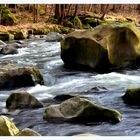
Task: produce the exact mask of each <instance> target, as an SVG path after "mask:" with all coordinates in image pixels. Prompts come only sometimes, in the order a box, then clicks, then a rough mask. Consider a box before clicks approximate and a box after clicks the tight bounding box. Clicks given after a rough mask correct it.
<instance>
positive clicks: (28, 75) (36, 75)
mask: <svg viewBox="0 0 140 140" xmlns="http://www.w3.org/2000/svg"><path fill="white" fill-rule="evenodd" d="M0 71H1V72H0V89H4V88H18V87H27V86H34V85H36V84H44V82H43V76H42V74H41V73H40V71H39V70H38V69H37V68H34V67H16V66H13V65H12V66H11V65H8V66H5V67H3V68H1V69H0Z"/></svg>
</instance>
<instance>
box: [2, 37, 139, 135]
mask: <svg viewBox="0 0 140 140" xmlns="http://www.w3.org/2000/svg"><path fill="white" fill-rule="evenodd" d="M18 51H19V54H16V55H5V56H4V55H1V56H0V66H1V67H2V66H3V65H4V64H7V63H9V62H10V63H14V64H16V65H18V66H36V67H38V68H39V70H40V71H41V72H42V73H43V77H44V81H45V85H36V86H35V87H27V88H19V89H15V90H3V91H0V110H1V114H3V112H4V108H5V101H6V99H7V97H8V96H9V95H10V93H11V92H13V91H23V90H24V91H27V92H29V93H31V94H32V95H34V96H35V97H37V98H38V99H39V100H41V101H43V102H44V103H46V105H47V104H51V103H54V100H53V98H54V97H55V96H56V95H60V94H71V93H72V94H79V95H81V96H84V97H86V98H88V99H89V100H90V101H93V102H95V103H97V104H99V105H104V106H106V107H111V108H114V109H117V110H118V111H120V112H121V113H122V116H123V117H122V118H123V119H122V121H121V122H120V123H117V124H110V123H108V122H103V123H94V124H86V125H84V124H69V123H57V124H56V123H49V122H47V121H46V120H43V112H44V110H45V108H40V109H26V110H23V111H21V112H20V113H19V114H17V115H16V114H15V115H8V117H10V118H11V119H13V121H14V122H15V124H16V125H17V127H18V128H20V129H23V128H25V127H29V128H31V129H33V130H35V131H37V132H39V133H40V134H41V135H44V136H46V135H48V136H70V135H74V134H79V133H94V134H97V135H102V136H107V135H109V136H111V135H114V136H118V135H119V136H124V135H128V136H136V135H140V108H139V107H135V106H129V105H126V104H124V102H123V100H122V98H121V96H122V95H124V93H125V91H126V89H127V88H129V87H140V70H139V69H137V70H124V71H121V72H111V73H107V74H98V73H95V72H91V71H89V72H85V71H84V72H83V71H74V70H67V69H65V68H64V67H63V61H62V60H61V58H60V43H59V42H57V43H56V42H53V43H50V42H45V40H43V39H42V40H32V41H31V40H30V41H28V43H27V47H26V48H22V49H19V50H18Z"/></svg>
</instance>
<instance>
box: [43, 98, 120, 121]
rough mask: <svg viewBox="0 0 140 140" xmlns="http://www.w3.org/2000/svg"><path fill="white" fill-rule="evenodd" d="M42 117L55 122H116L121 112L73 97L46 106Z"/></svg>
mask: <svg viewBox="0 0 140 140" xmlns="http://www.w3.org/2000/svg"><path fill="white" fill-rule="evenodd" d="M43 118H44V119H46V120H47V121H56V122H59V121H68V122H74V123H89V122H97V121H111V122H113V123H117V122H119V121H120V120H121V114H120V113H119V112H118V111H117V110H115V109H110V108H106V107H103V106H99V105H96V104H94V103H92V102H90V101H88V100H86V99H83V98H80V97H73V98H70V99H68V100H66V101H64V102H62V103H61V104H57V105H50V106H49V107H47V109H46V110H45V112H44V116H43Z"/></svg>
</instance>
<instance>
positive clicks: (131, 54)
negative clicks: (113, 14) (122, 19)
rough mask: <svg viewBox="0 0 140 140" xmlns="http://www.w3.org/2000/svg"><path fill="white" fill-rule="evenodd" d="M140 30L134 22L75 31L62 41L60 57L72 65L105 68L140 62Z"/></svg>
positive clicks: (115, 67) (97, 68)
mask: <svg viewBox="0 0 140 140" xmlns="http://www.w3.org/2000/svg"><path fill="white" fill-rule="evenodd" d="M139 48H140V31H139V30H138V29H137V27H136V26H135V24H134V23H113V24H106V25H99V26H97V27H95V28H94V29H91V30H85V31H75V32H72V33H70V34H68V35H67V36H66V37H65V38H64V40H62V41H61V58H62V60H63V61H64V64H65V65H66V66H67V67H68V68H71V69H74V68H80V69H82V68H91V69H94V70H96V71H101V72H106V71H108V70H110V69H120V68H125V67H129V66H136V65H139V61H140V49H139Z"/></svg>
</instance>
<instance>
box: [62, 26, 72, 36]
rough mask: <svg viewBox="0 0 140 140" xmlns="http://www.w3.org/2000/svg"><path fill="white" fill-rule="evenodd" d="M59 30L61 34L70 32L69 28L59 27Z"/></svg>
mask: <svg viewBox="0 0 140 140" xmlns="http://www.w3.org/2000/svg"><path fill="white" fill-rule="evenodd" d="M60 30H61V33H62V34H68V33H70V32H71V28H69V27H61V28H60Z"/></svg>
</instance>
